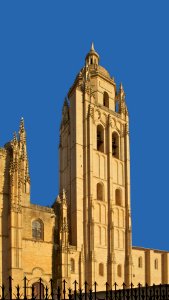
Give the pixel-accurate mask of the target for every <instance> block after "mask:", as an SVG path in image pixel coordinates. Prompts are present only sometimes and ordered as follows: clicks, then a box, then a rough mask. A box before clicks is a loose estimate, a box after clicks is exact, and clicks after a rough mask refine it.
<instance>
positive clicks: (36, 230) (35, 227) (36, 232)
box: [32, 219, 44, 240]
mask: <svg viewBox="0 0 169 300" xmlns="http://www.w3.org/2000/svg"><path fill="white" fill-rule="evenodd" d="M43 236H44V234H43V222H42V221H41V220H39V219H38V220H34V221H33V222H32V237H33V238H34V239H36V240H43Z"/></svg>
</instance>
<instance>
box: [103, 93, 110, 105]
mask: <svg viewBox="0 0 169 300" xmlns="http://www.w3.org/2000/svg"><path fill="white" fill-rule="evenodd" d="M103 106H106V107H108V108H109V95H108V93H107V92H104V94H103Z"/></svg>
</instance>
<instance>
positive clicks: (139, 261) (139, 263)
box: [138, 256, 143, 268]
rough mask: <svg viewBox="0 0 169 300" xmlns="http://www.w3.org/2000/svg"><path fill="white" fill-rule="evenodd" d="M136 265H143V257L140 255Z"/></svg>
mask: <svg viewBox="0 0 169 300" xmlns="http://www.w3.org/2000/svg"><path fill="white" fill-rule="evenodd" d="M138 267H139V268H142V267H143V258H142V257H141V256H140V257H139V258H138Z"/></svg>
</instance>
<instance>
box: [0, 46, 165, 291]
mask: <svg viewBox="0 0 169 300" xmlns="http://www.w3.org/2000/svg"><path fill="white" fill-rule="evenodd" d="M59 149H60V194H59V195H58V197H57V199H56V201H55V202H54V204H53V206H52V208H48V207H43V206H39V205H34V204H31V202H30V177H29V165H28V158H27V150H26V132H25V128H24V121H23V119H21V123H20V129H19V133H18V135H17V134H15V135H14V138H13V140H12V141H11V142H9V143H8V144H6V145H5V146H4V148H0V260H1V262H0V285H2V283H5V284H6V285H7V284H8V281H7V278H8V276H9V275H11V276H12V278H13V280H14V284H15V285H16V284H19V285H22V280H23V277H24V276H26V277H28V279H29V280H30V282H29V283H31V284H36V282H38V280H39V277H41V278H42V279H43V284H44V285H45V286H46V285H47V286H48V287H49V281H50V278H53V279H54V281H56V282H57V284H60V285H62V281H63V279H66V281H67V283H68V285H69V286H72V284H73V282H74V281H75V280H77V282H78V283H79V286H78V287H82V286H83V283H84V281H87V282H88V284H89V286H91V285H92V284H93V283H94V281H96V282H97V283H98V289H99V290H105V282H106V281H107V282H108V283H109V285H110V286H111V285H113V284H114V282H115V281H116V282H117V284H118V286H121V284H122V283H123V282H125V283H126V284H127V285H129V284H130V283H131V282H133V283H134V284H135V285H137V284H138V282H140V283H142V284H143V285H144V284H145V283H146V282H147V283H148V284H153V283H155V284H159V283H168V282H169V253H168V252H165V251H159V250H151V249H145V248H139V247H132V228H131V205H130V141H129V116H128V110H127V106H126V101H125V93H124V89H123V86H122V84H121V85H120V88H119V90H117V88H116V84H115V82H114V79H113V78H112V77H111V76H110V75H109V73H108V71H107V70H106V69H104V68H103V67H102V66H100V64H99V55H98V54H97V52H96V51H95V50H94V46H93V45H92V47H91V50H90V52H89V53H88V54H87V56H86V59H85V66H84V67H83V68H82V69H81V71H80V72H79V74H78V75H77V77H76V79H75V82H74V84H73V85H72V87H71V88H70V90H69V93H68V98H66V99H65V101H64V104H63V111H62V121H61V127H60V145H59Z"/></svg>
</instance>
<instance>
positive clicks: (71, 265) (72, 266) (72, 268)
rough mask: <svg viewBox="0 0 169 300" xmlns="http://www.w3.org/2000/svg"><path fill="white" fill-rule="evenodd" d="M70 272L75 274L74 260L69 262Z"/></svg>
mask: <svg viewBox="0 0 169 300" xmlns="http://www.w3.org/2000/svg"><path fill="white" fill-rule="evenodd" d="M70 272H71V273H74V272H75V260H74V259H73V258H71V260H70Z"/></svg>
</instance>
